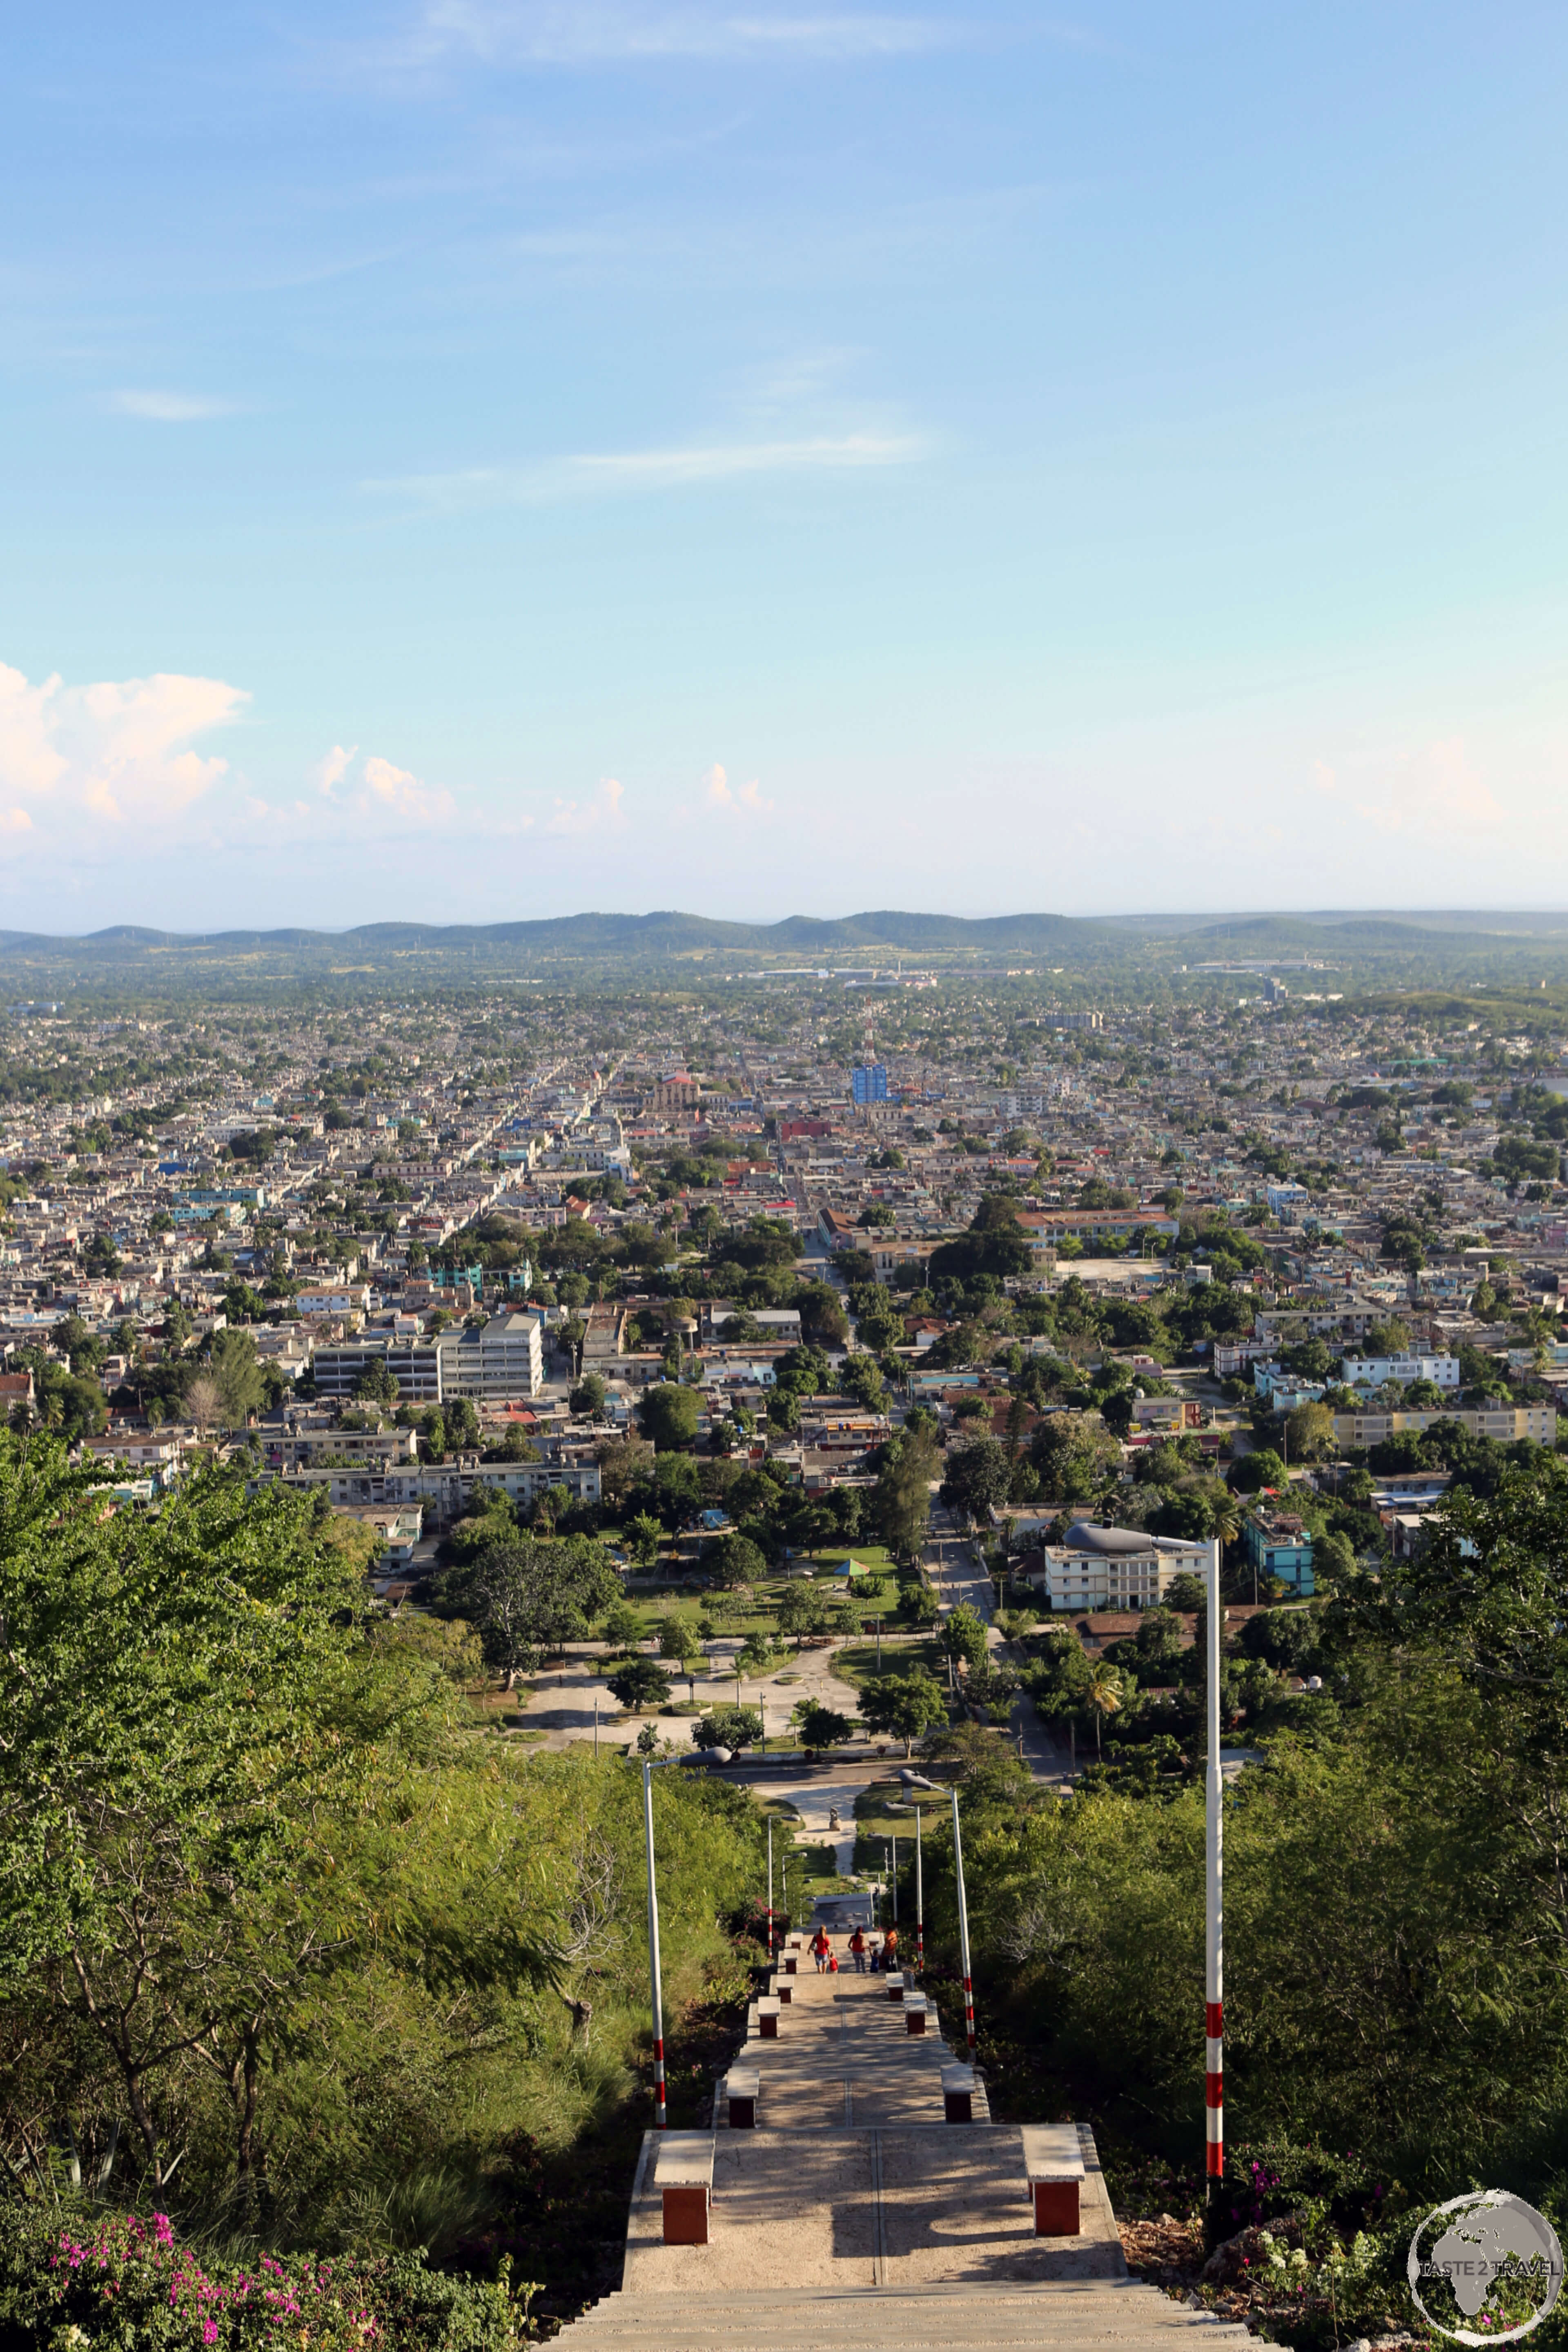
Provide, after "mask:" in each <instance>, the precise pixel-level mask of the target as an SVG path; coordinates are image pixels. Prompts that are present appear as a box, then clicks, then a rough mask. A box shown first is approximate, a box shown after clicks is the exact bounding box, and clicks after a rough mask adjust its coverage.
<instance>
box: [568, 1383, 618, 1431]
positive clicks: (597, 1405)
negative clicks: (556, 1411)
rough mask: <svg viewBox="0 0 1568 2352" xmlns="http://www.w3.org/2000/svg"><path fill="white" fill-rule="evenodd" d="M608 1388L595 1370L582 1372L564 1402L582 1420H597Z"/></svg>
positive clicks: (603, 1406) (603, 1408) (603, 1405)
mask: <svg viewBox="0 0 1568 2352" xmlns="http://www.w3.org/2000/svg"><path fill="white" fill-rule="evenodd" d="M608 1395H609V1390H608V1389H607V1388H606V1387H605V1382H604V1381H602V1380H601V1379H600V1377H599V1375H598V1373H597V1372H584V1375H583V1378H582V1379H581V1380H580V1381H578V1383H577V1385H576V1387H575V1388H574V1390H573V1391H572V1392H571V1394H570V1396H569V1397H568V1398H567V1400H566V1402H567V1403H568V1405H569V1406H570V1407H571V1410H572V1411H573V1412H574V1413H576V1414H577V1415H578V1416H579V1417H580V1418H581V1419H582V1420H584V1421H597V1420H598V1419H599V1417H600V1415H601V1414H602V1413H603V1412H604V1410H605V1398H606V1397H607V1396H608Z"/></svg>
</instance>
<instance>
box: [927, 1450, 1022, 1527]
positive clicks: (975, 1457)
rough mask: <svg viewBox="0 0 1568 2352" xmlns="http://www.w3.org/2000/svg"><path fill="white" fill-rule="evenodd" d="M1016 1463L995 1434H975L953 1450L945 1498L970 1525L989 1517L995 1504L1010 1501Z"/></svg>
mask: <svg viewBox="0 0 1568 2352" xmlns="http://www.w3.org/2000/svg"><path fill="white" fill-rule="evenodd" d="M1012 1478H1013V1465H1012V1462H1011V1461H1010V1460H1009V1458H1008V1454H1007V1449H1006V1447H1005V1445H1003V1444H1002V1443H1001V1442H1000V1440H999V1439H997V1438H994V1437H972V1438H970V1439H968V1440H967V1441H966V1443H965V1444H963V1445H957V1446H952V1447H951V1448H950V1449H949V1452H948V1457H947V1467H946V1469H945V1471H944V1472H943V1474H942V1501H943V1502H944V1503H945V1504H946V1505H947V1506H948V1508H949V1509H950V1510H952V1511H953V1512H955V1513H956V1515H957V1516H958V1517H959V1518H960V1519H961V1520H962V1521H963V1522H964V1523H965V1524H966V1525H967V1524H969V1523H971V1522H973V1521H974V1520H977V1519H978V1520H982V1521H984V1520H988V1519H989V1517H990V1516H991V1507H992V1505H993V1504H994V1503H1001V1502H1005V1500H1006V1496H1007V1489H1008V1487H1009V1486H1010V1485H1011V1483H1012Z"/></svg>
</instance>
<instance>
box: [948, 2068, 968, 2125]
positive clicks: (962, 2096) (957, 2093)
mask: <svg viewBox="0 0 1568 2352" xmlns="http://www.w3.org/2000/svg"><path fill="white" fill-rule="evenodd" d="M942 2116H943V2119H944V2121H946V2122H947V2123H950V2124H972V2123H973V2121H974V2069H973V2066H944V2067H943V2068H942Z"/></svg>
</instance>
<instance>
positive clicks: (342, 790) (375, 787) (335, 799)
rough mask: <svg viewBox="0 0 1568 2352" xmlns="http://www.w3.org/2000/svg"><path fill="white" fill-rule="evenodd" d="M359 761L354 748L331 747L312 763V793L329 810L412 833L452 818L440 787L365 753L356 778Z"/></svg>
mask: <svg viewBox="0 0 1568 2352" xmlns="http://www.w3.org/2000/svg"><path fill="white" fill-rule="evenodd" d="M358 758H359V746H358V745H357V744H353V745H348V746H345V745H343V744H342V743H334V744H333V746H332V748H331V751H329V752H328V753H327V755H326V757H325V759H323V760H321V761H318V762H317V765H316V770H315V777H316V790H317V792H318V793H319V794H320V795H321V798H322V799H323V800H327V801H330V802H331V804H332V806H333V807H334V808H341V809H343V810H346V811H348V812H349V813H350V814H353V816H355V817H356V818H360V819H367V818H368V819H370V820H372V821H374V822H375V823H377V824H384V823H386V822H387V821H388V820H393V821H395V822H396V823H397V824H400V825H408V826H413V827H416V828H423V827H426V826H430V825H439V824H447V821H448V820H449V819H450V818H452V817H454V816H455V815H456V814H457V813H458V804H457V803H456V801H455V800H454V799H453V798H452V795H451V793H449V792H447V789H446V787H445V786H444V785H441V784H426V783H422V782H421V781H420V779H419V778H418V777H417V776H416V775H415V774H414V773H413V772H412V770H411V769H408V768H399V767H395V766H394V764H393V762H392V761H390V760H384V759H383V758H382V757H381V756H380V754H379V753H378V752H372V753H371V754H370V756H369V757H368V758H367V759H366V760H365V761H364V763H363V766H362V767H361V769H360V771H359V774H358V777H357V778H355V777H354V775H353V767H354V762H355V761H356V760H358Z"/></svg>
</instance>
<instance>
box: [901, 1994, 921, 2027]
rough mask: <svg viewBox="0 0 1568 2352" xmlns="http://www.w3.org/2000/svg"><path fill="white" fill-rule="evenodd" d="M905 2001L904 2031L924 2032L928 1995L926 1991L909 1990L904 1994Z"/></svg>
mask: <svg viewBox="0 0 1568 2352" xmlns="http://www.w3.org/2000/svg"><path fill="white" fill-rule="evenodd" d="M903 2003H904V2032H906V2033H923V2032H925V2030H926V1997H925V1995H924V1993H923V1992H907V1993H905V1994H904V1995H903Z"/></svg>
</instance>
